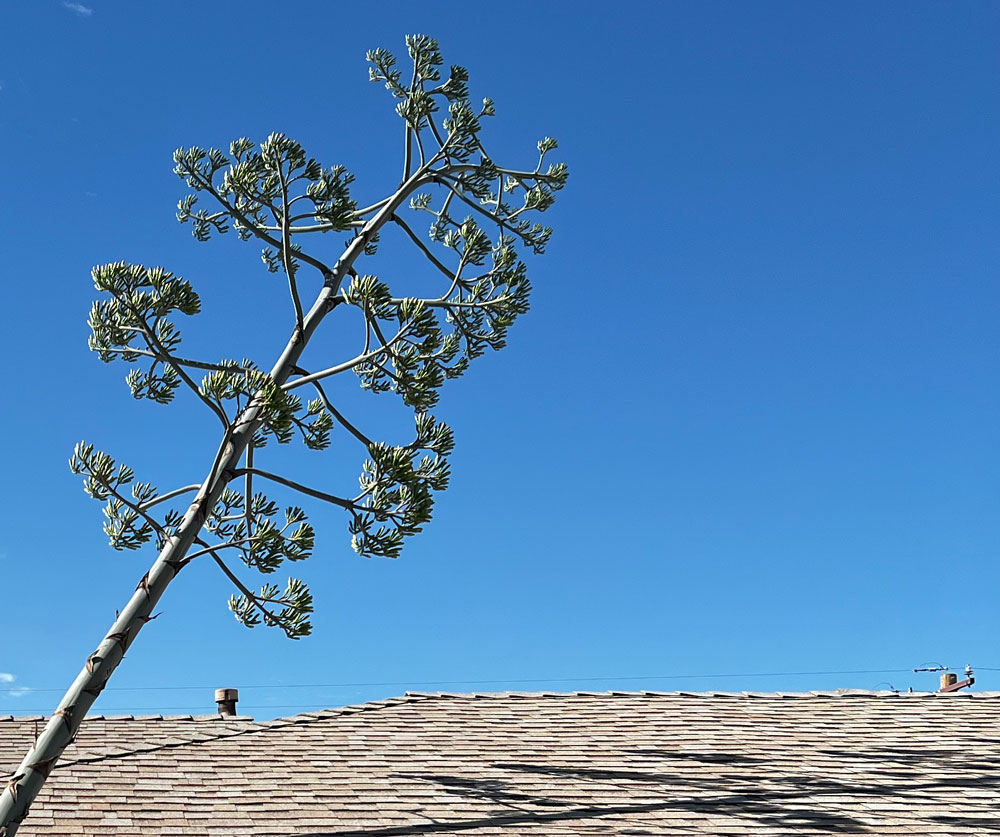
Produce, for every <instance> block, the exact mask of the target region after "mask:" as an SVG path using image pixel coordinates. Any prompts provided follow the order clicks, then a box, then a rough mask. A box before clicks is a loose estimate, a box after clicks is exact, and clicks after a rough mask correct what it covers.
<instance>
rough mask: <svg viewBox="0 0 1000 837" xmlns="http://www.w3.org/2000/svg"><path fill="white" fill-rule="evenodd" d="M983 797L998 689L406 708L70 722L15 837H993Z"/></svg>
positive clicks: (1, 755)
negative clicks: (75, 727) (74, 725)
mask: <svg viewBox="0 0 1000 837" xmlns="http://www.w3.org/2000/svg"><path fill="white" fill-rule="evenodd" d="M36 725H38V726H40V722H36V721H34V720H32V719H25V718H0V767H2V768H3V769H4V770H6V771H8V772H9V771H12V770H13V768H14V767H16V765H17V763H18V762H19V760H20V758H21V757H22V755H23V753H24V751H25V749H26V747H27V745H28V743H29V741H30V740H31V737H32V736H33V734H34V730H35V727H36ZM998 786H1000V693H978V694H976V693H966V694H950V695H932V694H914V695H898V696H897V695H892V694H884V693H871V692H869V693H844V694H831V693H812V694H806V695H801V694H787V695H785V694H719V693H712V694H685V693H672V694H665V693H652V692H643V693H574V694H510V693H508V694H501V695H425V694H409V695H407V696H405V697H402V698H395V699H392V700H386V701H380V702H377V703H369V704H363V705H360V706H354V707H346V708H343V709H336V710H329V711H324V712H315V713H309V714H306V715H299V716H295V717H292V718H285V719H279V720H275V721H267V722H260V723H258V722H254V721H252V720H249V719H238V720H221V719H218V718H214V717H213V718H211V719H205V718H201V719H199V718H190V717H169V716H168V717H165V718H160V717H152V718H150V717H144V718H135V719H132V718H94V719H88V720H87V721H85V722H84V725H83V728H82V729H81V731H80V734H79V736H78V738H77V741H76V743H75V744H74V745H73V746H71V747H70V748H69V749H68V750H67V751H66V754H65V756H64V758H63V761H62V762H61V763H60V764H59V765H58V767H57V768H56V769H55V770H54V771H53V773H52V777H51V778H50V780H49V782H48V784H47V785H46V787H45V789H44V790H43V792H42V795H41V796H40V797H39V799H38V800H37V801H36V803H35V806H34V808H33V809H32V811H31V814H30V816H29V817H28V819H27V820H26V821H25V822H24V825H23V826H22V827H21V829H20V831H19V832H18V835H19V837H35V835H56V834H58V835H69V834H88V835H118V837H127V835H136V837H138V835H142V836H143V837H147V836H148V835H187V836H188V837H190V836H191V835H227V836H228V835H258V837H260V835H270V836H271V837H290V836H291V835H298V836H299V837H303V836H304V835H310V837H348V835H353V837H362V835H363V837H395V836H396V835H399V837H402V836H403V835H487V834H489V835H566V836H567V837H568V835H598V834H602V835H677V836H678V837H680V835H688V836H689V837H690V835H729V834H733V835H736V834H741V835H796V834H864V833H868V834H879V835H894V834H908V835H915V834H920V835H930V834H951V835H954V834H963V835H975V834H1000V787H998Z"/></svg>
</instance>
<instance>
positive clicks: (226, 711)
mask: <svg viewBox="0 0 1000 837" xmlns="http://www.w3.org/2000/svg"><path fill="white" fill-rule="evenodd" d="M239 699H240V693H239V690H238V689H216V690H215V703H216V705H217V706H218V707H219V715H221V716H222V717H223V718H235V717H236V701H238V700H239Z"/></svg>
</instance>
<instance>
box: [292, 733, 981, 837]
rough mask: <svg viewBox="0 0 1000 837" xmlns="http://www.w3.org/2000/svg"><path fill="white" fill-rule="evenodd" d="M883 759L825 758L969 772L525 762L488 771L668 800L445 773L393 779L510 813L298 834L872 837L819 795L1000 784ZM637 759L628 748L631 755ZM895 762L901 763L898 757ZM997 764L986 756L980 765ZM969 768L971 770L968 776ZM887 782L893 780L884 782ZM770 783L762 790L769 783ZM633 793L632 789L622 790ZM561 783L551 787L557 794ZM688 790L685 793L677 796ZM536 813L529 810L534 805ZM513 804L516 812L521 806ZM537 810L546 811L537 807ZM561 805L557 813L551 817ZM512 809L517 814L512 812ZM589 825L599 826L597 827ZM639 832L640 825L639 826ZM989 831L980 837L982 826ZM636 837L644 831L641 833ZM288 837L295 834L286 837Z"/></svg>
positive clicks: (939, 819) (957, 823)
mask: <svg viewBox="0 0 1000 837" xmlns="http://www.w3.org/2000/svg"><path fill="white" fill-rule="evenodd" d="M880 749H881V750H882V752H881V753H874V752H871V753H864V754H861V753H859V752H856V751H842V752H837V751H830V752H829V753H828V754H831V755H833V754H836V755H840V756H842V757H843V758H845V759H847V758H854V759H857V758H861V759H867V760H871V761H876V760H881V761H882V762H883V763H886V764H892V763H894V762H895V763H896V764H899V763H900V762H903V764H909V763H911V762H912V764H913V765H914V768H915V767H916V766H917V764H918V763H920V766H923V767H926V766H928V764H929V763H933V764H934V765H935V766H940V765H941V764H942V763H944V764H946V765H947V766H949V767H953V768H960V769H963V770H966V771H967V772H966V773H964V774H962V775H952V776H937V777H935V778H933V779H931V780H927V779H926V774H923V773H921V772H920V771H919V770H916V769H913V770H911V771H909V772H900V771H895V772H893V771H885V770H879V771H878V778H877V779H876V780H875V781H867V782H866V781H863V780H862V781H847V780H841V779H837V778H833V777H828V776H825V777H818V776H810V775H804V774H799V775H796V774H787V773H786V774H784V775H782V774H776V773H772V772H769V773H767V774H766V776H755V775H744V776H733V775H731V774H730V775H727V776H720V775H715V776H699V774H698V773H697V772H696V771H683V772H679V773H676V774H674V773H670V772H651V771H639V770H628V769H621V770H607V769H595V768H589V767H556V766H552V765H545V764H527V763H516V762H499V763H495V764H492V765H491V767H492V768H494V769H497V770H504V771H506V772H507V773H508V774H509V775H511V777H512V778H513V777H516V776H517V775H518V774H524V773H529V774H533V775H544V776H549V777H552V778H554V779H557V780H558V779H576V780H580V779H582V780H589V781H598V782H606V783H607V782H613V783H633V782H636V783H641V784H642V786H644V788H645V789H644V791H643V794H644V795H648V792H649V786H650V785H651V784H662V785H665V786H667V785H669V790H668V789H667V788H666V787H665V788H664V793H665V794H666V793H669V794H670V798H665V799H664V800H663V801H654V802H644V803H636V804H628V803H622V804H608V805H598V804H595V805H586V804H578V803H575V802H573V801H567V800H560V799H557V798H554V796H551V795H549V796H540V795H533V794H529V793H524V792H522V791H520V790H517V789H516V786H513V787H512V786H511V785H509V784H508V782H506V781H504V780H502V779H489V780H485V779H482V780H476V779H468V778H464V777H458V776H448V775H443V774H434V773H407V774H403V773H400V774H395V776H394V778H400V779H410V780H412V779H419V780H422V781H427V782H433V783H435V784H437V785H439V786H441V787H443V788H445V789H446V790H447V791H448V793H451V794H455V795H458V796H461V797H464V798H477V799H482V800H485V801H489V802H493V803H496V804H497V805H500V806H504V807H505V810H500V811H497V812H493V813H491V814H489V815H487V816H483V817H479V818H476V819H465V820H449V821H434V822H427V823H420V824H414V825H407V826H390V827H384V826H378V827H374V828H363V829H360V830H358V829H356V828H355V829H351V830H344V831H325V832H313V833H309V834H299V835H296V837H417V835H433V834H445V833H459V832H464V831H476V830H479V829H495V828H511V833H516V830H515V829H516V827H517V826H522V827H526V826H531V825H544V824H545V823H553V822H560V821H572V820H578V821H580V820H583V821H586V820H591V821H593V820H598V819H601V818H605V817H629V816H641V815H643V814H651V813H655V812H657V811H667V810H674V811H686V812H689V813H692V814H700V815H702V816H728V817H736V818H740V819H742V820H744V821H746V822H747V823H748V825H751V826H752V825H754V824H755V825H759V826H765V827H770V828H783V829H790V830H795V829H796V827H800V828H809V829H816V830H821V831H822V832H823V833H826V834H843V833H852V834H858V833H872V832H873V831H875V830H877V829H873V828H870V827H868V826H867V825H866V824H865V823H863V822H862V821H861V820H858V819H856V818H854V817H852V816H850V815H848V814H837V813H833V812H829V811H824V810H818V809H816V808H815V807H814V806H812V807H810V805H809V803H815V801H816V798H817V797H823V796H836V797H841V796H845V795H846V796H853V797H860V798H862V799H864V798H867V799H885V798H890V797H902V798H906V795H908V794H915V795H918V796H924V795H926V794H927V793H928V792H933V791H940V790H944V789H950V788H979V789H982V788H983V787H992V788H996V787H998V786H1000V775H997V774H996V772H995V769H990V770H986V771H985V772H976V770H977V768H979V767H990V768H993V765H992V764H989V765H986V764H979V760H977V761H976V762H975V766H973V765H971V764H969V763H968V754H967V753H965V754H964V756H965V758H964V759H963V753H962V752H961V751H957V752H956V751H953V750H938V751H931V750H916V749H913V750H909V749H905V748H880ZM626 752H632V751H626ZM634 752H635V753H636V754H641V755H645V756H650V757H653V758H663V759H668V760H672V761H674V760H684V759H687V760H694V761H699V762H705V763H710V764H721V765H725V764H739V763H741V761H746V762H755V761H757V762H763V761H766V759H751V758H744V757H741V756H735V755H732V754H726V753H716V754H703V753H696V754H691V753H679V752H669V751H651V750H641V751H634ZM894 757H895V758H894ZM982 761H984V762H991V761H992V760H990V759H983V760H982ZM970 768H971V769H970ZM899 778H904V779H909V780H910V781H909V782H900V781H892V780H898V779H899ZM880 780H889V781H880ZM765 782H766V785H765ZM623 786H624V787H627V786H628V784H625V785H619V787H623ZM678 788H686V789H689V791H690V793H691V794H692V795H689V796H686V797H685V796H681V797H680V798H678ZM557 789H558V786H557V785H556V786H555V788H554V790H557ZM683 792H684V791H683V790H682V791H681V793H683ZM529 805H530V806H535V807H533V808H529V807H528V806H529ZM515 806H516V807H515ZM539 808H541V809H542V810H538V809H539ZM553 808H559V809H560V810H552V809H553ZM512 809H513V810H512ZM928 822H934V823H940V824H943V825H948V826H954V827H956V828H975V829H977V832H976V833H979V834H985V833H990V834H1000V818H995V819H994V818H975V817H966V816H959V815H954V816H951V815H937V816H931V817H929V818H928ZM591 824H593V823H591ZM636 825H639V824H638V823H637V824H636ZM984 828H985V829H989V830H988V831H984V830H983V829H984ZM636 833H643V832H642V831H641V830H640V831H637V832H636ZM289 837H291V835H289Z"/></svg>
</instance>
